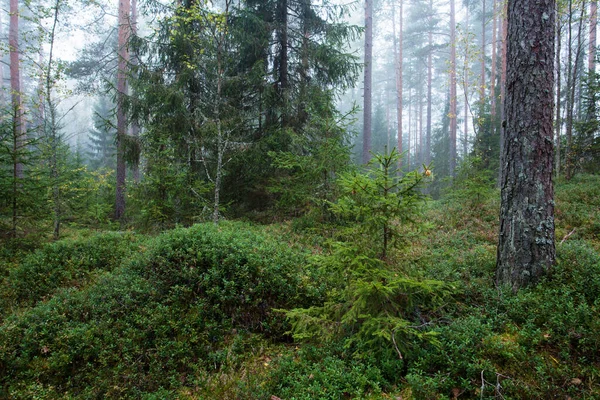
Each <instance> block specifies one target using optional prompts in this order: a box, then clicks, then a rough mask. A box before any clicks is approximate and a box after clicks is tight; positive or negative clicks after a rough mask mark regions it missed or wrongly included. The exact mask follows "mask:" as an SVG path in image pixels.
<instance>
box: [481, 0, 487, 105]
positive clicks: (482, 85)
mask: <svg viewBox="0 0 600 400" xmlns="http://www.w3.org/2000/svg"><path fill="white" fill-rule="evenodd" d="M485 14H486V9H485V0H482V5H481V76H480V77H479V86H480V89H479V90H480V92H479V102H480V103H481V104H480V107H481V113H483V106H484V104H485Z"/></svg>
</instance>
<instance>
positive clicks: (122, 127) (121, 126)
mask: <svg viewBox="0 0 600 400" xmlns="http://www.w3.org/2000/svg"><path fill="white" fill-rule="evenodd" d="M130 7H131V5H130V2H129V0H119V32H118V44H119V49H118V57H119V64H118V69H117V187H116V198H115V218H116V219H117V220H118V221H121V222H122V221H123V218H124V217H125V173H126V166H125V141H126V135H127V120H126V115H125V98H126V96H127V68H128V63H129V50H128V42H129V37H130V32H131V30H130V25H129V24H130V22H131V21H130V12H131V9H130Z"/></svg>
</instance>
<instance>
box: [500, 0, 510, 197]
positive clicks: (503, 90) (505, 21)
mask: <svg viewBox="0 0 600 400" xmlns="http://www.w3.org/2000/svg"><path fill="white" fill-rule="evenodd" d="M507 48H508V0H505V1H504V8H503V11H502V72H501V73H500V121H501V124H502V126H501V128H500V168H499V174H500V175H499V179H498V185H500V184H501V182H502V175H503V174H504V153H503V151H502V149H503V148H504V131H505V126H506V114H505V103H506V72H507V62H506V61H507V60H506V55H507V54H506V52H507Z"/></svg>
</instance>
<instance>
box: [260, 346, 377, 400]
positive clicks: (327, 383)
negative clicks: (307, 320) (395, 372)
mask: <svg viewBox="0 0 600 400" xmlns="http://www.w3.org/2000/svg"><path fill="white" fill-rule="evenodd" d="M269 378H270V379H269V383H270V384H269V386H268V390H269V392H267V394H268V393H272V394H275V395H277V396H278V397H280V398H282V399H296V400H310V399H331V400H335V399H343V398H352V399H360V398H365V397H366V396H367V395H368V394H372V393H381V390H382V385H383V384H385V378H384V377H383V376H382V373H381V371H380V370H379V368H377V367H376V366H374V365H371V364H370V363H366V362H361V361H359V360H356V359H352V358H347V357H344V354H343V351H342V350H341V349H336V348H335V346H328V347H315V346H311V345H308V346H305V347H303V348H302V349H300V350H298V351H296V352H294V353H293V354H289V355H285V356H284V357H282V358H281V359H279V360H277V364H276V365H275V366H274V368H273V370H272V372H271V374H270V377H269Z"/></svg>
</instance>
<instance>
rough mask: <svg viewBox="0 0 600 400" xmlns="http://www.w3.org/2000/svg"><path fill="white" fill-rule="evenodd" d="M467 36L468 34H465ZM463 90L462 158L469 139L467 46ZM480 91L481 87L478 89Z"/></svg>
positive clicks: (467, 47) (467, 27) (467, 49)
mask: <svg viewBox="0 0 600 400" xmlns="http://www.w3.org/2000/svg"><path fill="white" fill-rule="evenodd" d="M465 27H466V30H467V32H469V7H467V11H466V13H465ZM467 34H468V33H467ZM463 64H464V65H463V89H464V94H465V105H464V110H463V113H464V121H463V140H462V142H463V158H464V157H466V155H467V140H468V137H469V45H468V43H467V45H466V46H465V59H464V63H463ZM480 90H481V87H480Z"/></svg>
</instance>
